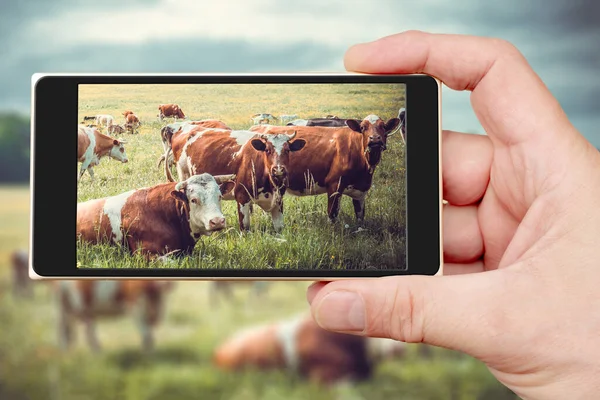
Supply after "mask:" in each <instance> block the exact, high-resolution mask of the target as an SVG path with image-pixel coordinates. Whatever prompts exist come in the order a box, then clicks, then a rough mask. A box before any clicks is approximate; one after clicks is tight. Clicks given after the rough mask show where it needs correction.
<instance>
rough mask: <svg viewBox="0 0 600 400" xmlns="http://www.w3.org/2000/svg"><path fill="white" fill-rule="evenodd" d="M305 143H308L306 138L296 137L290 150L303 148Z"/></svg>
mask: <svg viewBox="0 0 600 400" xmlns="http://www.w3.org/2000/svg"><path fill="white" fill-rule="evenodd" d="M305 145H306V140H304V139H296V140H294V141H293V142H292V143H290V151H298V150H302V149H303V148H304V146H305Z"/></svg>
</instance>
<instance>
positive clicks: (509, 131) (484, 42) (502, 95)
mask: <svg viewBox="0 0 600 400" xmlns="http://www.w3.org/2000/svg"><path fill="white" fill-rule="evenodd" d="M344 64H345V66H346V69H347V70H349V71H355V72H363V73H375V74H392V73H394V74H415V73H425V74H428V75H431V76H434V77H436V78H438V79H439V80H441V81H442V82H443V83H444V84H445V85H447V86H448V87H449V88H451V89H454V90H461V91H462V90H469V91H472V92H473V94H472V97H471V101H472V104H473V109H474V111H475V113H476V115H477V117H478V118H479V121H480V122H481V124H482V126H483V127H484V129H485V130H486V132H487V133H488V135H489V136H490V139H492V141H493V142H494V143H495V144H496V145H498V144H501V145H506V146H510V145H514V144H517V143H522V142H526V141H529V142H531V143H533V142H535V143H537V144H538V145H539V144H540V141H545V142H547V141H550V140H553V139H555V137H553V135H560V134H564V133H565V132H564V130H563V129H564V128H569V129H565V130H566V131H571V130H572V127H571V126H570V124H569V121H568V120H567V118H566V115H565V114H564V112H563V110H562V109H561V107H560V104H559V103H558V101H557V100H556V99H555V98H554V97H553V96H552V94H551V93H550V91H549V90H548V89H547V88H546V86H545V85H544V83H543V82H542V80H541V79H540V78H539V77H538V76H537V75H536V74H535V72H534V71H533V70H532V69H531V68H530V66H529V64H528V63H527V60H526V59H525V58H524V57H523V55H522V54H521V53H520V52H519V51H518V50H517V49H516V48H515V47H514V46H513V45H512V44H510V43H509V42H507V41H505V40H501V39H493V38H485V37H476V36H466V35H448V34H430V33H425V32H420V31H407V32H404V33H400V34H396V35H392V36H387V37H384V38H381V39H379V40H376V41H374V42H370V43H362V44H357V45H354V46H352V47H351V48H350V49H348V51H347V52H346V55H345V58H344ZM408 102H409V103H407V104H408V105H409V107H410V99H409V100H408ZM409 112H410V111H409Z"/></svg>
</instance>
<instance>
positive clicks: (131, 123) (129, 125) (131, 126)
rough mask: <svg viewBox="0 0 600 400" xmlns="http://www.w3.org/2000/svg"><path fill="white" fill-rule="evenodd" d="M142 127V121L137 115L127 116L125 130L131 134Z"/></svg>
mask: <svg viewBox="0 0 600 400" xmlns="http://www.w3.org/2000/svg"><path fill="white" fill-rule="evenodd" d="M139 127H140V119H139V118H138V117H137V115H135V114H133V113H132V114H127V117H125V128H126V129H127V130H128V131H129V132H131V133H132V134H133V133H135V130H136V129H137V128H139Z"/></svg>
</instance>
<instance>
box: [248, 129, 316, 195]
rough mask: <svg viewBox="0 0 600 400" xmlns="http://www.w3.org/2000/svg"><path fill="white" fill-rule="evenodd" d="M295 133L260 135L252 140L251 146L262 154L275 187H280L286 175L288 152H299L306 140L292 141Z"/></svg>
mask: <svg viewBox="0 0 600 400" xmlns="http://www.w3.org/2000/svg"><path fill="white" fill-rule="evenodd" d="M295 136H296V132H294V133H293V134H291V135H288V134H286V133H278V134H260V135H259V139H252V141H251V144H252V147H254V148H255V149H256V150H257V151H260V152H262V153H263V154H264V162H265V168H266V169H267V171H269V174H270V176H271V179H272V180H273V182H274V183H275V184H276V185H277V186H281V185H282V184H283V183H284V181H285V178H286V177H287V174H288V164H289V160H290V152H294V151H298V150H301V149H302V148H303V147H304V145H306V140H304V139H297V140H293V139H294V137H295Z"/></svg>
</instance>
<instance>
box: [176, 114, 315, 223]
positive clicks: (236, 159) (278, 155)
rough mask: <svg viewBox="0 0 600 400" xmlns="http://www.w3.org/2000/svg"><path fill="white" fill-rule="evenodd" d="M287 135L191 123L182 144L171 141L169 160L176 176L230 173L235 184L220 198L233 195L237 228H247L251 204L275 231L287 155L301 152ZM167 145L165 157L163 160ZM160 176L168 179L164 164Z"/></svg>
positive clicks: (279, 217) (301, 143)
mask: <svg viewBox="0 0 600 400" xmlns="http://www.w3.org/2000/svg"><path fill="white" fill-rule="evenodd" d="M295 136H296V133H293V134H291V135H289V134H288V133H287V132H280V134H278V135H263V134H259V133H257V132H250V131H243V130H240V131H237V130H225V129H206V128H204V127H201V126H199V127H197V128H195V129H192V130H191V131H189V132H188V138H187V140H186V141H185V142H180V141H177V142H178V143H175V142H176V141H175V140H174V141H173V144H172V149H173V158H174V160H175V164H176V167H177V174H178V176H179V180H184V179H187V177H189V176H190V175H192V174H193V173H196V171H198V172H200V171H201V172H207V173H209V174H215V175H216V174H235V175H236V186H235V189H234V191H233V192H232V193H228V194H226V195H224V196H223V200H233V199H235V200H236V202H237V205H238V218H239V226H240V230H249V229H250V212H251V209H250V207H251V205H252V204H253V203H257V204H258V205H259V206H260V207H261V208H262V209H263V210H264V211H265V212H268V213H270V214H271V217H272V218H273V226H274V228H275V230H276V231H277V232H280V231H281V229H283V200H282V197H283V195H284V194H285V190H286V183H287V175H288V160H289V157H290V153H293V152H296V151H299V150H301V149H302V148H303V147H304V145H305V144H306V141H305V140H304V139H297V140H294V138H295ZM170 150H171V148H168V149H167V153H166V154H165V159H166V160H168V159H169V154H170ZM165 174H166V176H167V179H168V180H169V181H171V182H172V181H173V177H172V175H171V171H170V169H169V168H168V167H167V163H165Z"/></svg>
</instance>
